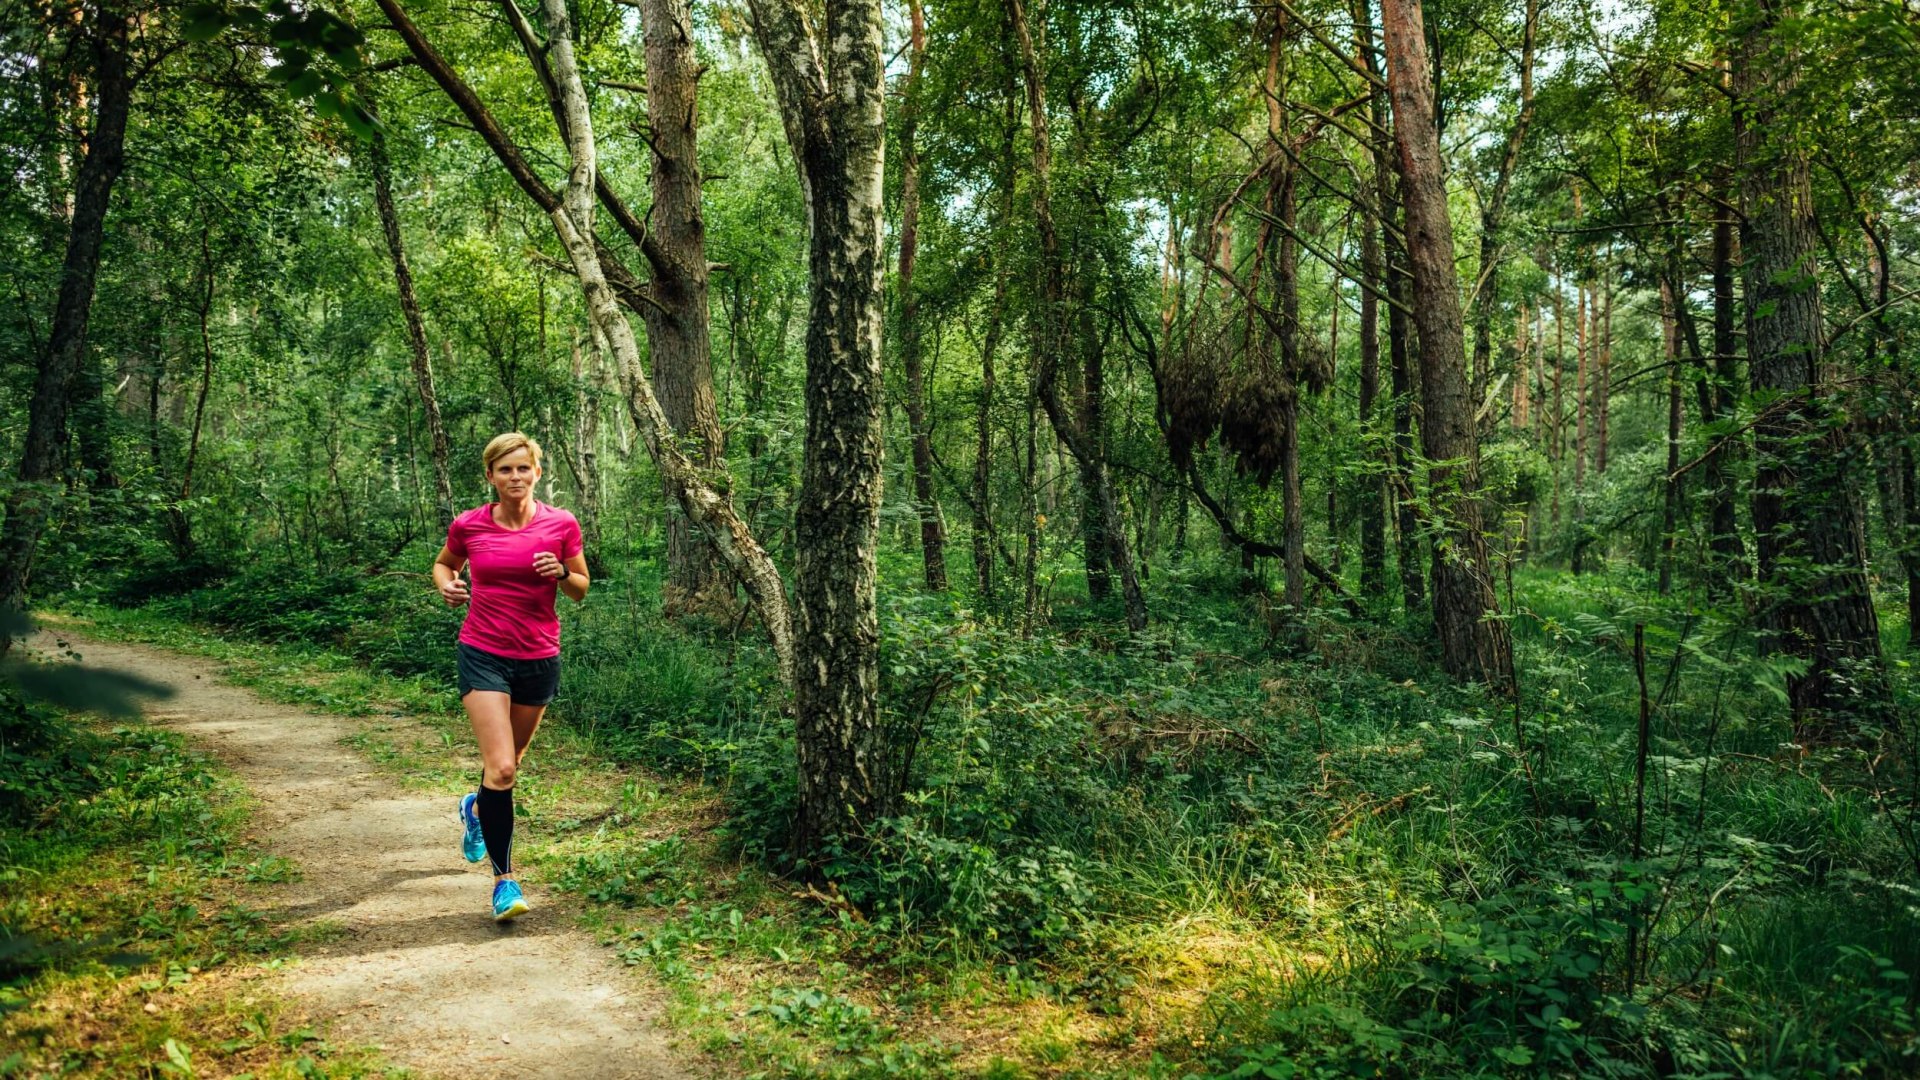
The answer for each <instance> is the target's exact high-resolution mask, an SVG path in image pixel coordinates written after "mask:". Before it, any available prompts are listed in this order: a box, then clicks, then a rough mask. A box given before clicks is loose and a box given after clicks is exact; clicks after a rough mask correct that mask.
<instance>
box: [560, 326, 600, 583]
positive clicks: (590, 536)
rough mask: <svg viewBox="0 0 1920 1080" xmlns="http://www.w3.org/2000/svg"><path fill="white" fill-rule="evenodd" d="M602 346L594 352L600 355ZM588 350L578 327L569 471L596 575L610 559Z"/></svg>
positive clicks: (593, 374)
mask: <svg viewBox="0 0 1920 1080" xmlns="http://www.w3.org/2000/svg"><path fill="white" fill-rule="evenodd" d="M598 353H599V350H598V349H592V350H591V354H594V355H597V354H598ZM587 355H589V353H588V352H586V351H583V350H582V349H581V344H580V332H579V331H578V330H575V331H574V334H573V341H572V342H571V343H570V345H569V352H568V358H569V360H570V361H571V364H570V365H569V370H570V373H571V374H572V376H573V437H572V438H570V439H568V440H567V446H566V456H567V471H568V472H570V473H572V474H573V484H574V488H575V489H576V490H577V491H578V492H579V503H578V506H579V510H580V533H581V539H582V540H583V541H584V543H583V544H582V546H583V547H585V548H586V557H587V569H588V570H589V571H590V572H591V573H592V574H594V575H595V576H596V577H597V576H599V575H600V574H603V573H605V572H606V568H607V566H606V559H605V557H604V556H603V555H602V554H601V553H602V551H603V550H604V548H603V547H602V546H601V543H600V396H599V394H598V393H597V392H596V391H597V390H598V386H597V384H598V382H599V379H598V378H597V372H598V369H599V367H600V365H599V363H598V362H595V363H594V365H593V367H592V368H591V369H589V368H588V366H587V363H586V357H587Z"/></svg>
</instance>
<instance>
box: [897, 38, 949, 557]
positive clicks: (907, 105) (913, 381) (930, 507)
mask: <svg viewBox="0 0 1920 1080" xmlns="http://www.w3.org/2000/svg"><path fill="white" fill-rule="evenodd" d="M907 16H908V32H907V82H906V87H905V88H904V92H903V95H902V104H901V109H900V273H899V276H898V279H897V280H898V288H899V290H900V325H899V329H898V331H897V333H898V335H899V339H900V366H901V367H902V368H903V369H904V370H905V374H906V377H907V426H908V428H909V429H910V435H911V438H912V442H913V503H914V509H915V510H916V511H917V512H918V513H919V515H920V561H921V568H922V570H923V571H924V577H925V580H926V585H927V588H928V589H929V590H930V591H932V592H945V591H947V531H946V528H945V527H944V526H943V525H942V524H941V520H940V505H939V504H938V503H936V502H935V501H934V497H933V434H932V432H931V431H930V430H929V429H928V422H927V385H926V371H925V365H924V363H923V362H922V358H921V352H920V298H919V297H918V296H917V295H915V294H914V291H913V270H914V259H915V258H916V256H918V254H919V248H920V150H919V147H918V145H917V142H916V135H917V134H918V129H919V126H920V83H921V80H922V72H923V70H924V69H925V67H926V62H927V17H926V11H925V9H924V8H923V7H922V6H921V4H920V0H909V2H908V4H907Z"/></svg>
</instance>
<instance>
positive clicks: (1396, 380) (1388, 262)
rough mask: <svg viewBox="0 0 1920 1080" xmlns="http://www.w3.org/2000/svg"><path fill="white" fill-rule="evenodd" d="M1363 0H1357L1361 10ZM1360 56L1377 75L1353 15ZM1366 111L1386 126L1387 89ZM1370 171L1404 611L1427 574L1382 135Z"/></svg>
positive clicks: (1423, 597)
mask: <svg viewBox="0 0 1920 1080" xmlns="http://www.w3.org/2000/svg"><path fill="white" fill-rule="evenodd" d="M1365 2H1366V0H1360V3H1361V5H1362V8H1361V10H1362V11H1364V4H1365ZM1355 22H1356V23H1357V24H1358V26H1359V28H1358V30H1357V36H1358V37H1359V39H1360V42H1359V44H1360V58H1361V62H1362V63H1363V64H1364V65H1365V66H1366V68H1367V70H1368V71H1370V72H1372V73H1374V74H1375V75H1379V74H1380V73H1381V69H1380V64H1379V62H1378V61H1377V59H1376V57H1375V55H1374V52H1375V48H1374V41H1373V29H1372V23H1373V20H1372V19H1369V18H1358V19H1356V20H1355ZM1367 113H1368V117H1369V119H1370V120H1371V122H1372V125H1373V127H1374V129H1375V130H1376V131H1385V130H1386V127H1387V95H1386V93H1385V92H1383V91H1380V90H1378V89H1376V90H1375V91H1374V93H1373V96H1372V97H1371V99H1369V100H1368V102H1367ZM1373 176H1374V183H1375V185H1376V188H1377V191H1376V195H1377V198H1378V200H1379V203H1380V225H1381V230H1382V236H1383V238H1384V240H1385V261H1384V263H1383V265H1382V270H1383V273H1384V276H1385V278H1386V290H1385V291H1386V294H1387V298H1388V300H1389V301H1390V302H1389V303H1388V305H1387V360H1388V364H1387V369H1388V377H1389V379H1390V380H1391V386H1392V388H1393V442H1392V448H1391V450H1390V452H1389V460H1388V472H1387V476H1386V486H1387V490H1388V493H1389V497H1390V498H1391V499H1392V503H1393V508H1394V536H1395V543H1396V547H1395V551H1396V553H1397V558H1396V560H1395V562H1396V563H1397V564H1398V570H1399V575H1400V598H1401V601H1402V603H1404V604H1405V605H1406V609H1407V610H1408V611H1417V610H1419V609H1420V608H1422V607H1424V606H1425V605H1426V602H1427V587H1426V579H1425V577H1424V576H1423V571H1422V570H1421V569H1420V564H1421V563H1422V562H1423V561H1425V560H1423V559H1422V558H1421V555H1420V547H1421V544H1420V522H1419V517H1418V514H1417V511H1416V510H1415V508H1414V503H1413V407H1414V386H1413V375H1412V354H1413V342H1412V341H1411V340H1410V339H1411V338H1412V337H1413V326H1412V324H1411V320H1409V319H1408V318H1407V310H1408V306H1409V301H1410V299H1411V296H1410V291H1409V288H1408V285H1409V282H1408V272H1407V254H1406V247H1405V244H1404V243H1403V242H1402V241H1401V239H1400V235H1398V234H1397V233H1398V230H1399V227H1400V226H1401V225H1402V223H1403V221H1404V218H1403V215H1402V214H1401V208H1400V184H1399V180H1398V177H1397V176H1396V174H1395V172H1394V169H1393V160H1392V155H1391V153H1390V152H1389V150H1388V148H1387V144H1386V142H1385V141H1384V140H1376V141H1375V142H1374V144H1373Z"/></svg>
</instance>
